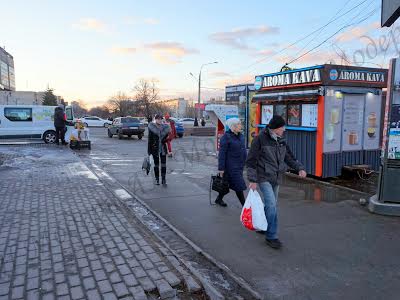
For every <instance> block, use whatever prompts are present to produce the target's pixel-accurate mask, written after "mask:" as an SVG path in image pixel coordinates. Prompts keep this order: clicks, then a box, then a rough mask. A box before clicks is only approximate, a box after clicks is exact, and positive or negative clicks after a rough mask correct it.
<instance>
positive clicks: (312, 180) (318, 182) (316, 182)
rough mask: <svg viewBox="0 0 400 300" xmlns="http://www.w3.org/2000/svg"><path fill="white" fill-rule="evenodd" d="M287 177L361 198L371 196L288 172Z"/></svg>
mask: <svg viewBox="0 0 400 300" xmlns="http://www.w3.org/2000/svg"><path fill="white" fill-rule="evenodd" d="M285 176H288V177H291V178H294V179H297V180H299V181H306V182H309V183H313V184H320V185H324V186H328V187H332V188H337V189H341V190H344V191H347V192H350V193H355V194H358V195H360V197H370V196H371V195H370V194H368V193H365V192H361V191H359V190H355V189H352V188H349V187H346V186H342V185H337V184H334V183H330V182H325V181H319V180H317V179H314V178H310V177H305V178H301V177H299V176H298V175H296V174H293V173H289V172H286V173H285Z"/></svg>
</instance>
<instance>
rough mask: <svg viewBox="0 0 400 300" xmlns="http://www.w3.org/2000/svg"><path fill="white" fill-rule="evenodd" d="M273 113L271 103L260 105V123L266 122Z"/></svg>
mask: <svg viewBox="0 0 400 300" xmlns="http://www.w3.org/2000/svg"><path fill="white" fill-rule="evenodd" d="M273 115H274V106H273V105H265V104H264V105H262V106H261V124H268V123H269V121H270V120H271V119H272V117H273Z"/></svg>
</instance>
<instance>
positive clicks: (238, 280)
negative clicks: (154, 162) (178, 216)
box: [120, 184, 263, 299]
mask: <svg viewBox="0 0 400 300" xmlns="http://www.w3.org/2000/svg"><path fill="white" fill-rule="evenodd" d="M120 185H121V187H123V188H124V189H125V190H127V189H126V188H125V187H124V186H123V185H122V184H120ZM127 192H128V193H130V192H129V191H127ZM130 194H131V193H130ZM131 195H132V194H131ZM133 197H134V199H135V200H136V201H138V202H139V203H140V204H142V205H143V206H145V207H146V208H147V209H148V210H149V211H150V212H151V213H152V214H154V215H155V216H156V217H157V218H159V219H160V220H161V221H162V222H164V223H165V224H166V225H167V226H168V227H169V228H170V229H171V230H173V231H174V232H175V233H176V234H177V235H178V236H179V237H180V238H182V239H183V240H184V241H185V242H186V243H188V244H189V245H190V246H191V247H192V248H193V249H194V250H195V251H196V252H197V253H198V254H201V255H203V256H204V257H205V258H207V259H208V260H209V261H211V262H212V263H213V264H214V265H216V266H217V267H218V268H219V269H221V270H222V271H224V272H225V273H227V275H228V276H230V277H231V278H232V279H233V280H234V281H235V282H236V283H237V284H238V285H240V286H241V287H242V288H244V289H245V290H246V291H247V292H249V293H250V294H251V295H252V296H253V297H254V298H256V299H263V298H262V296H261V295H260V294H258V293H257V292H255V291H254V288H253V287H251V286H250V285H249V284H248V283H247V282H246V281H245V280H244V279H243V278H241V277H240V276H238V275H236V274H235V273H234V272H233V271H232V270H231V269H229V268H228V267H227V266H226V265H224V264H223V263H221V262H219V261H218V260H216V259H215V258H214V257H213V256H211V255H210V254H209V253H207V252H206V251H204V250H203V249H202V248H200V247H199V246H198V245H196V244H195V243H194V242H192V241H191V240H190V239H189V238H187V237H186V236H185V235H184V234H183V233H182V232H181V231H179V230H178V229H177V228H176V227H174V226H173V225H172V224H171V223H170V222H168V221H167V220H166V219H164V218H163V217H162V216H161V215H159V214H158V213H157V212H155V211H154V210H153V209H151V208H150V207H149V206H148V205H147V203H145V202H144V201H143V200H141V199H140V198H139V197H137V196H136V195H133ZM153 234H154V235H156V236H157V237H158V238H159V239H160V240H161V241H162V243H163V244H165V246H166V247H167V248H168V249H169V250H170V251H171V252H172V253H174V255H175V256H177V257H179V258H180V255H179V254H177V253H176V251H174V250H173V249H171V248H170V247H169V246H168V244H166V242H165V241H164V240H163V239H162V238H161V237H159V235H158V234H157V233H155V232H153ZM180 261H182V263H183V264H184V265H185V266H186V267H187V268H189V269H190V271H191V272H193V273H194V275H195V276H196V277H197V278H198V279H199V280H200V281H201V283H202V284H203V285H204V284H206V285H207V286H208V287H209V289H210V290H211V291H212V292H213V293H217V294H219V295H220V293H219V292H217V291H216V290H215V288H214V287H213V286H212V285H211V284H210V283H209V281H208V280H206V279H204V278H203V276H202V275H201V274H200V273H199V272H198V271H197V270H196V269H195V268H193V267H192V266H191V265H190V264H187V263H186V261H185V260H184V259H182V258H180ZM221 296H222V295H221ZM222 297H223V296H222ZM212 299H224V298H219V297H218V298H212Z"/></svg>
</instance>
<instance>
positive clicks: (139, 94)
mask: <svg viewBox="0 0 400 300" xmlns="http://www.w3.org/2000/svg"><path fill="white" fill-rule="evenodd" d="M133 92H134V93H135V95H134V99H135V103H134V107H135V110H136V111H137V113H139V114H143V115H145V116H147V117H148V116H151V115H153V114H155V113H156V112H158V111H160V109H161V106H160V105H159V104H158V103H157V100H158V99H159V97H158V92H159V91H158V88H157V86H156V80H155V79H151V80H147V79H140V80H139V81H138V82H137V84H136V85H135V87H134V88H133Z"/></svg>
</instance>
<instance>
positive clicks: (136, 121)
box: [121, 118, 140, 123]
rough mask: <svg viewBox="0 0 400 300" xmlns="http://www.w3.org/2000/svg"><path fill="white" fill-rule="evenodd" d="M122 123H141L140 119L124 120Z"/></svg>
mask: <svg viewBox="0 0 400 300" xmlns="http://www.w3.org/2000/svg"><path fill="white" fill-rule="evenodd" d="M121 121H122V123H140V120H139V119H138V118H122V119H121Z"/></svg>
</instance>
